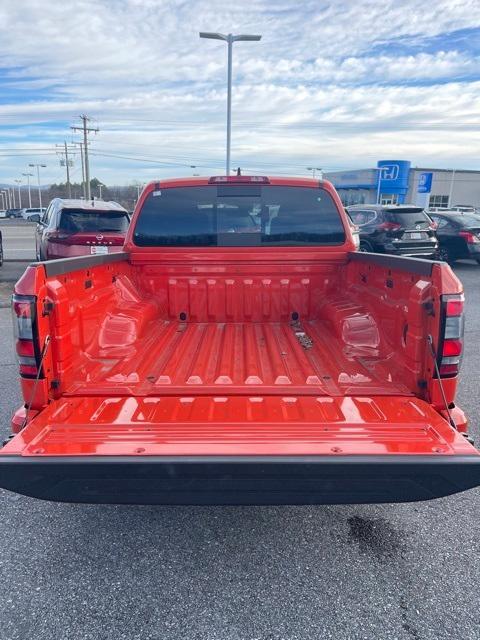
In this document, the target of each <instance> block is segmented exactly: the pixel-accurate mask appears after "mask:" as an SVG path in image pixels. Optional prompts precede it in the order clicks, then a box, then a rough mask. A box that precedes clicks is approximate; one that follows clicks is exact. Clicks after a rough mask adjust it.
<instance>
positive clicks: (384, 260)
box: [348, 251, 444, 276]
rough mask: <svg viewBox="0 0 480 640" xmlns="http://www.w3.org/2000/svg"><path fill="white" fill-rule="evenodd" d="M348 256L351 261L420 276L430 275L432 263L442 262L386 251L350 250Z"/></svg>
mask: <svg viewBox="0 0 480 640" xmlns="http://www.w3.org/2000/svg"><path fill="white" fill-rule="evenodd" d="M348 258H349V260H351V261H352V262H367V263H369V264H377V265H379V266H381V267H386V268H387V269H398V270H399V271H407V272H408V273H416V274H418V275H421V276H431V275H432V269H433V265H435V264H444V263H442V262H440V261H439V260H422V259H421V258H408V257H406V256H405V257H403V256H391V255H389V254H387V253H366V252H364V251H351V252H349V254H348Z"/></svg>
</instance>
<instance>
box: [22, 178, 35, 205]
mask: <svg viewBox="0 0 480 640" xmlns="http://www.w3.org/2000/svg"><path fill="white" fill-rule="evenodd" d="M22 176H25V178H26V179H27V185H28V206H29V207H30V209H31V208H32V193H31V191H30V178H33V173H22Z"/></svg>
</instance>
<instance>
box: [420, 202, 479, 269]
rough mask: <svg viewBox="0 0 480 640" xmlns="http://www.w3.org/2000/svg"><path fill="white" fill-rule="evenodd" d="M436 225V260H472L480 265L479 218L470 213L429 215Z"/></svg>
mask: <svg viewBox="0 0 480 640" xmlns="http://www.w3.org/2000/svg"><path fill="white" fill-rule="evenodd" d="M430 217H431V218H432V220H433V221H434V222H435V223H436V224H437V238H438V243H439V246H438V254H437V256H438V259H439V260H445V261H446V262H450V263H452V262H455V260H461V259H464V258H466V259H469V258H470V259H472V260H476V261H477V262H478V263H479V264H480V217H479V216H477V215H474V214H472V213H457V212H454V213H437V212H435V213H431V214H430Z"/></svg>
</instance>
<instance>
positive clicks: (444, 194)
mask: <svg viewBox="0 0 480 640" xmlns="http://www.w3.org/2000/svg"><path fill="white" fill-rule="evenodd" d="M324 178H326V179H327V180H330V181H331V182H332V183H333V184H334V186H335V188H336V189H337V191H338V193H339V195H340V197H341V199H342V201H343V203H344V204H345V205H351V204H364V203H365V204H372V203H375V202H380V203H382V204H405V203H408V204H416V205H420V206H423V207H426V208H428V207H442V208H444V209H447V208H448V207H453V206H456V205H472V206H474V207H480V171H470V170H468V169H432V168H430V167H412V166H411V163H410V162H409V161H408V160H380V161H379V162H377V166H376V167H375V168H372V169H357V170H354V171H333V172H328V173H327V172H326V173H325V174H324Z"/></svg>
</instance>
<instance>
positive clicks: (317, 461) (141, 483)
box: [0, 454, 480, 505]
mask: <svg viewBox="0 0 480 640" xmlns="http://www.w3.org/2000/svg"><path fill="white" fill-rule="evenodd" d="M478 485H480V456H479V455H474V454H472V455H458V456H457V455H451V456H449V455H437V456H433V455H370V456H368V455H367V456H361V455H359V456H72V457H70V456H62V457H59V456H56V457H53V456H52V457H50V456H38V457H34V456H28V457H27V456H7V455H3V456H0V486H1V487H3V488H5V489H8V490H10V491H15V492H17V493H20V494H23V495H27V496H31V497H34V498H40V499H43V500H55V501H62V502H82V503H93V504H95V503H96V504H108V503H111V504H164V505H167V504H170V505H173V504H177V505H182V504H183V505H187V504H190V505H193V504H196V505H222V504H230V505H254V504H257V505H261V504H264V505H265V504H276V505H282V504H283V505H288V504H362V503H385V502H413V501H418V500H431V499H433V498H440V497H443V496H447V495H451V494H453V493H458V492H460V491H465V490H466V489H471V488H473V487H476V486H478Z"/></svg>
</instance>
